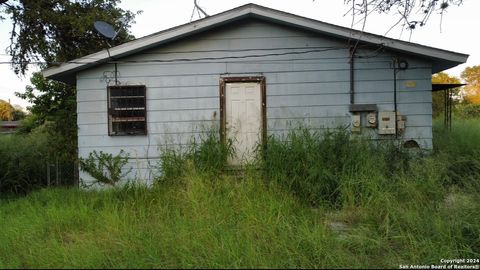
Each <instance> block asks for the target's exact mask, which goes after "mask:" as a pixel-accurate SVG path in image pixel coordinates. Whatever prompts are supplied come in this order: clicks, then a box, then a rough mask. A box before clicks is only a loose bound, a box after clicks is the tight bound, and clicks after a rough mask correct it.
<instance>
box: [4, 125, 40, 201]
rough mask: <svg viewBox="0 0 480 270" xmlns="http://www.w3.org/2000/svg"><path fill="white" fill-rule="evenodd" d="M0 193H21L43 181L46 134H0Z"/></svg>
mask: <svg viewBox="0 0 480 270" xmlns="http://www.w3.org/2000/svg"><path fill="white" fill-rule="evenodd" d="M0 157H1V158H0V193H15V194H25V193H27V192H29V191H31V190H34V189H37V188H39V187H41V186H46V184H47V162H48V136H46V134H44V133H41V132H36V133H33V134H29V135H6V136H5V135H4V136H0Z"/></svg>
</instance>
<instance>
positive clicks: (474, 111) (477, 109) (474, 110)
mask: <svg viewBox="0 0 480 270" xmlns="http://www.w3.org/2000/svg"><path fill="white" fill-rule="evenodd" d="M454 112H455V116H456V117H459V118H463V119H469V118H480V104H457V105H456V106H455V108H454Z"/></svg>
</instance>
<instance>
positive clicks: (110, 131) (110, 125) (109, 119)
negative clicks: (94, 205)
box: [107, 85, 148, 136]
mask: <svg viewBox="0 0 480 270" xmlns="http://www.w3.org/2000/svg"><path fill="white" fill-rule="evenodd" d="M132 88H134V89H141V91H142V92H143V104H144V107H143V110H139V111H143V112H144V116H143V118H144V120H143V122H144V129H143V132H138V133H131V132H130V133H129V132H125V131H123V132H121V133H114V132H113V123H114V121H113V116H112V111H113V109H115V108H119V107H115V108H113V107H112V106H111V103H112V95H111V92H112V91H115V90H117V89H118V90H120V89H132ZM114 98H115V97H114ZM136 99H139V97H138V96H137V97H136ZM125 108H128V107H125ZM138 122H140V121H138ZM107 125H108V136H145V135H147V134H148V132H147V130H148V129H147V88H146V86H145V85H110V86H108V87H107ZM139 130H140V129H139Z"/></svg>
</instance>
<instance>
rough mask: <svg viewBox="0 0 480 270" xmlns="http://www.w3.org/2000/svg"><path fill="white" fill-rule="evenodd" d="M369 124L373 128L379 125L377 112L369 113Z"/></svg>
mask: <svg viewBox="0 0 480 270" xmlns="http://www.w3.org/2000/svg"><path fill="white" fill-rule="evenodd" d="M367 125H368V127H371V128H376V127H377V114H376V113H375V112H370V113H368V114H367Z"/></svg>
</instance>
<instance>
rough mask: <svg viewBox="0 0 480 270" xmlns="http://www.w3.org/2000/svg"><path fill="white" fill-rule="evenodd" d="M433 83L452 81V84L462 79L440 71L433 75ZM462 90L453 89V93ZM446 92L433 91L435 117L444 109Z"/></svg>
mask: <svg viewBox="0 0 480 270" xmlns="http://www.w3.org/2000/svg"><path fill="white" fill-rule="evenodd" d="M432 83H451V84H459V83H460V79H459V78H457V77H455V76H451V75H449V74H447V73H445V72H439V73H437V74H433V75H432ZM459 91H460V88H455V89H453V94H454V95H456V94H458V93H459ZM444 94H445V93H444V92H443V91H437V92H433V93H432V113H433V117H436V116H438V115H439V114H440V113H442V112H443V111H444V106H445V105H444V98H445V97H444Z"/></svg>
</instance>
